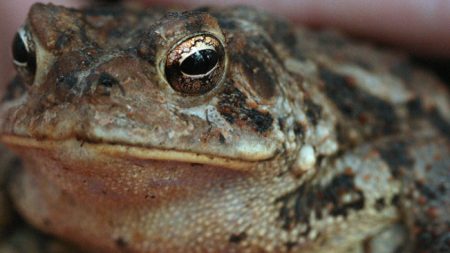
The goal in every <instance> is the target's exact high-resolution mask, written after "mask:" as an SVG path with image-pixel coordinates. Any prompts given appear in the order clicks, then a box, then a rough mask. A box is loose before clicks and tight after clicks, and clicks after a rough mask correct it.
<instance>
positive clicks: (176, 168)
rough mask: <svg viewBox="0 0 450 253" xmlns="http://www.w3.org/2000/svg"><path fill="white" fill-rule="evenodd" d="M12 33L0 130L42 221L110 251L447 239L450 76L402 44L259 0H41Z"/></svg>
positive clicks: (15, 189) (317, 248) (50, 229)
mask: <svg viewBox="0 0 450 253" xmlns="http://www.w3.org/2000/svg"><path fill="white" fill-rule="evenodd" d="M13 49H14V58H15V59H14V63H15V64H16V67H17V70H18V78H17V79H16V80H15V81H14V82H12V83H11V85H10V86H9V88H8V91H7V94H6V96H5V98H4V100H3V104H2V106H1V107H0V130H1V140H2V142H4V143H5V144H6V145H7V146H8V147H9V148H10V149H12V150H13V151H14V152H15V153H17V155H18V156H19V157H20V158H22V160H23V166H24V169H23V170H17V171H18V172H16V173H12V174H13V177H11V178H12V181H11V182H10V185H11V187H10V189H11V193H12V199H13V202H14V203H15V205H16V206H17V208H18V210H19V212H20V213H21V214H22V215H23V216H24V217H25V218H26V220H28V221H29V222H30V223H31V224H33V225H34V226H36V227H37V228H39V229H40V230H42V231H45V232H47V233H50V234H53V235H55V236H57V237H60V238H63V239H66V240H69V241H72V242H74V243H76V244H78V245H81V246H82V247H85V248H88V249H94V250H96V251H97V252H98V251H101V252H208V251H211V252H286V251H290V252H331V251H333V252H352V251H355V252H363V251H365V252H378V253H381V252H398V251H404V252H429V251H427V250H430V249H432V251H433V250H434V251H435V252H439V250H443V249H445V247H447V246H448V237H449V221H450V220H449V217H448V213H450V210H449V208H450V207H449V201H450V200H449V198H450V197H449V193H448V187H449V186H448V182H449V181H450V175H449V167H450V158H449V157H450V156H449V153H450V150H449V144H450V143H449V132H450V125H449V120H450V105H449V103H450V102H449V95H448V90H447V89H446V87H445V86H444V85H443V84H442V83H441V82H440V81H439V80H437V79H436V78H434V77H433V76H431V75H429V74H427V73H425V72H423V71H421V70H419V69H416V68H414V67H413V66H412V65H411V64H410V63H409V62H408V60H407V58H406V57H404V56H402V55H400V54H398V53H395V52H390V51H387V50H384V51H382V50H380V49H375V48H374V47H373V46H371V45H367V44H363V43H361V42H355V41H352V40H350V39H348V38H346V37H344V36H342V35H340V34H338V33H336V32H333V31H311V30H308V29H305V28H301V27H294V26H292V25H290V24H288V23H286V22H285V21H282V20H280V19H277V18H275V17H273V16H270V15H268V14H266V13H262V12H260V11H256V10H254V9H251V8H247V7H234V8H227V9H214V8H202V9H198V10H194V11H189V12H168V11H167V10H162V9H148V10H143V9H137V8H136V7H125V6H120V7H117V6H116V7H94V8H89V9H85V10H73V9H66V8H63V7H57V6H54V5H43V4H36V5H34V6H33V7H32V9H31V11H30V13H29V16H28V19H27V22H26V24H25V25H24V27H23V28H21V29H20V30H19V32H18V35H17V37H16V40H15V42H14V48H13ZM11 171H13V172H14V171H16V170H14V169H11ZM5 240H6V241H7V240H8V238H6V239H5Z"/></svg>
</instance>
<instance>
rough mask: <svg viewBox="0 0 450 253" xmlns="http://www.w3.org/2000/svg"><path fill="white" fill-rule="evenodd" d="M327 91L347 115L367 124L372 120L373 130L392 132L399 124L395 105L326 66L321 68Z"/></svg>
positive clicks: (380, 132)
mask: <svg viewBox="0 0 450 253" xmlns="http://www.w3.org/2000/svg"><path fill="white" fill-rule="evenodd" d="M320 77H321V78H322V79H323V80H324V84H325V91H326V93H327V95H328V97H330V98H331V100H332V101H333V102H334V103H335V104H336V106H337V107H338V109H339V110H340V111H341V112H342V113H343V114H344V115H345V116H346V117H349V118H351V119H354V120H356V121H357V122H359V123H360V124H362V125H365V124H366V123H367V121H369V120H370V123H371V126H373V127H372V131H373V132H374V133H378V134H390V133H393V132H394V131H395V128H394V127H395V126H397V124H396V121H397V115H396V114H395V110H394V107H393V106H392V105H391V104H389V103H387V102H386V101H384V100H382V99H379V98H377V97H375V96H373V95H371V94H369V93H367V92H365V91H363V90H360V89H358V88H357V87H356V86H355V85H354V84H353V83H352V80H351V79H350V78H348V77H346V76H344V75H341V74H338V73H335V72H332V71H331V70H328V69H326V68H321V69H320Z"/></svg>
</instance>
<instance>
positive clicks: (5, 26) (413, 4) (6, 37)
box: [0, 0, 450, 86]
mask: <svg viewBox="0 0 450 253" xmlns="http://www.w3.org/2000/svg"><path fill="white" fill-rule="evenodd" d="M33 2H36V1H35V0H17V1H2V2H1V3H0V17H1V22H0V32H1V34H2V36H1V38H0V86H4V85H5V83H7V82H8V81H9V80H10V79H11V78H12V76H13V75H14V71H13V68H12V64H11V63H10V59H11V56H10V44H11V43H10V41H11V39H12V38H13V36H14V33H15V32H16V30H17V28H18V27H19V26H20V25H21V24H22V22H23V20H24V19H25V15H26V13H27V11H28V9H29V7H30V5H31V4H32V3H33ZM52 2H53V3H55V4H63V5H66V6H67V5H72V6H73V5H80V2H83V1H76V0H53V1H52ZM142 2H145V3H148V4H155V3H156V4H164V5H173V4H183V5H186V6H188V7H193V6H199V5H208V4H221V3H218V2H217V1H210V0H169V1H166V0H142ZM241 3H245V4H248V5H254V6H259V7H262V8H265V9H269V10H271V11H272V12H275V13H280V14H282V15H286V16H287V17H288V18H290V19H293V20H296V21H298V22H302V23H307V24H311V25H320V26H323V25H325V26H327V25H333V26H335V27H339V28H341V29H344V30H346V31H349V32H351V33H353V34H356V35H361V36H364V37H369V38H373V39H375V40H378V41H382V42H386V43H389V44H392V45H396V46H398V47H401V48H406V49H408V50H409V51H411V52H412V53H413V54H414V55H427V56H432V57H437V58H448V57H450V46H448V45H449V44H450V33H449V32H448V26H449V24H450V3H449V2H448V1H446V0H430V1H409V0H402V1H390V0H382V1H370V0H365V1H360V0H350V1H342V2H337V3H336V4H330V2H327V1H314V0H303V1H290V0H281V1H280V0H279V1H270V0H263V1H259V0H249V1H240V0H232V1H227V3H226V4H241Z"/></svg>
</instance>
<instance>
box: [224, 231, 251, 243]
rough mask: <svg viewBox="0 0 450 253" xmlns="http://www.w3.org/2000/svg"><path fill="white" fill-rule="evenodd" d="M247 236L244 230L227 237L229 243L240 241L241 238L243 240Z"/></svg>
mask: <svg viewBox="0 0 450 253" xmlns="http://www.w3.org/2000/svg"><path fill="white" fill-rule="evenodd" d="M246 238H247V234H246V233H245V232H242V233H239V234H232V235H231V236H230V238H229V239H228V241H229V242H230V243H236V244H237V243H240V242H242V241H243V240H245V239H246Z"/></svg>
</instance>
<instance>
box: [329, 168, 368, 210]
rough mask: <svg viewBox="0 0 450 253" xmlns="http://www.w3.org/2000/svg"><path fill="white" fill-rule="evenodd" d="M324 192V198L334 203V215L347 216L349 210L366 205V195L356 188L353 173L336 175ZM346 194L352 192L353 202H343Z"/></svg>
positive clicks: (358, 208)
mask: <svg viewBox="0 0 450 253" xmlns="http://www.w3.org/2000/svg"><path fill="white" fill-rule="evenodd" d="M322 192H323V198H324V200H325V201H326V202H331V203H333V207H332V209H331V214H332V215H335V216H337V215H343V216H347V214H348V211H349V210H352V209H353V210H360V209H362V208H363V207H364V195H363V193H362V191H361V190H359V189H357V188H356V186H355V182H354V176H353V175H347V174H341V175H338V176H336V177H334V178H333V180H332V181H331V183H330V184H328V185H327V186H326V187H325V188H324V189H323V191H322ZM344 194H351V195H353V196H354V198H355V199H354V200H353V201H352V202H348V203H347V202H343V199H342V196H343V195H344Z"/></svg>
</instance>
